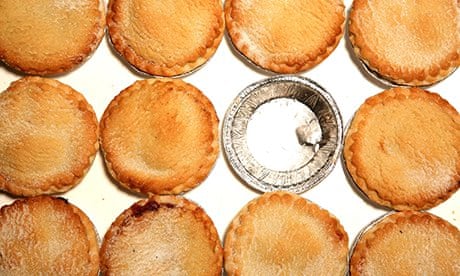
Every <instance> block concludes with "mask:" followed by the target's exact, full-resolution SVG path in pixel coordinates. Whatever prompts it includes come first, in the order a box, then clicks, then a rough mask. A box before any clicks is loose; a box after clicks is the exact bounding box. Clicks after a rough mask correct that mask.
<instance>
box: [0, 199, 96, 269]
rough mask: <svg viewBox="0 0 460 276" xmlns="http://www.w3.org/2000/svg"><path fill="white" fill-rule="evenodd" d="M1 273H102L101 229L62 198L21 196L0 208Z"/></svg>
mask: <svg viewBox="0 0 460 276" xmlns="http://www.w3.org/2000/svg"><path fill="white" fill-rule="evenodd" d="M0 233H2V234H1V235H0V274H1V275H37V274H42V275H95V276H96V275H97V274H98V271H99V246H98V238H97V232H96V230H95V228H94V225H93V224H92V223H91V221H90V219H89V218H88V217H87V216H86V214H85V213H83V211H81V210H80V209H78V208H77V207H76V206H74V205H72V204H71V203H69V202H67V201H66V200H64V199H62V198H54V197H51V196H38V197H30V198H24V199H18V200H16V201H14V202H13V203H12V204H10V205H5V206H3V207H2V208H1V209H0Z"/></svg>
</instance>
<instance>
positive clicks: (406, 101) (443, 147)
mask: <svg viewBox="0 0 460 276" xmlns="http://www.w3.org/2000/svg"><path fill="white" fill-rule="evenodd" d="M343 154H344V158H345V161H346V167H347V169H348V171H349V173H350V175H351V177H352V179H353V180H354V182H355V183H356V184H357V185H358V186H359V188H360V189H361V190H362V191H363V192H364V193H365V194H366V195H367V196H368V197H369V198H370V199H371V200H372V201H374V202H376V203H378V204H380V205H383V206H387V207H391V208H393V209H397V210H408V209H417V210H420V209H427V208H431V207H433V206H435V205H437V204H439V203H441V202H443V201H445V200H446V199H447V198H449V197H450V196H451V195H452V194H453V193H454V192H455V191H457V190H458V188H459V187H460V115H459V113H458V112H457V111H456V110H455V108H454V107H452V106H451V105H450V104H449V103H448V102H447V101H445V100H444V99H442V98H441V97H440V96H439V95H438V94H435V93H431V92H428V91H425V90H422V89H420V88H393V89H389V90H386V91H384V92H382V93H379V94H377V95H375V96H373V97H370V98H369V99H367V100H366V101H365V103H363V105H361V107H359V109H358V111H357V112H356V114H355V116H354V118H353V120H352V122H351V124H350V127H349V129H348V132H347V134H346V137H345V143H344V151H343Z"/></svg>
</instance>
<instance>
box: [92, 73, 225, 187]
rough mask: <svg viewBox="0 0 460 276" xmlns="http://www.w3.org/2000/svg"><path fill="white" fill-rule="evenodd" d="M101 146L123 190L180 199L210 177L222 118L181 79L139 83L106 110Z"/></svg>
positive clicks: (196, 91) (210, 104)
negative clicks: (177, 196)
mask: <svg viewBox="0 0 460 276" xmlns="http://www.w3.org/2000/svg"><path fill="white" fill-rule="evenodd" d="M101 146H102V150H103V152H104V156H105V160H106V164H107V167H108V169H109V171H110V173H111V174H112V175H113V176H114V178H115V179H117V180H118V181H119V182H120V183H121V184H122V185H124V186H126V187H127V188H129V189H131V190H133V191H137V192H141V193H155V194H178V193H180V192H183V191H187V190H190V189H192V188H193V187H195V186H197V185H198V184H200V183H201V182H202V181H203V180H204V179H205V178H206V177H207V175H208V174H209V173H210V170H211V168H212V166H213V165H214V162H215V161H216V159H217V155H218V152H219V143H218V118H217V115H216V112H215V110H214V107H213V105H212V103H211V102H210V101H209V99H208V98H207V97H206V96H205V95H204V94H203V93H202V92H201V91H199V90H198V89H197V88H195V87H194V86H192V85H190V84H188V83H185V82H184V81H182V80H179V79H176V80H174V79H148V80H141V81H137V82H135V83H134V84H133V85H131V86H130V87H128V88H126V89H125V90H123V91H122V92H121V93H120V94H119V95H118V96H117V97H115V99H113V100H112V102H111V103H110V104H109V106H108V107H107V109H106V111H105V112H104V115H103V117H102V119H101Z"/></svg>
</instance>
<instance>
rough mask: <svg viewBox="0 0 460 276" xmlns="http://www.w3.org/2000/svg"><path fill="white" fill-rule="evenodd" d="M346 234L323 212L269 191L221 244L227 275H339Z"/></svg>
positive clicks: (249, 206) (343, 265)
mask: <svg viewBox="0 0 460 276" xmlns="http://www.w3.org/2000/svg"><path fill="white" fill-rule="evenodd" d="M347 253H348V235H347V233H346V232H345V230H344V229H343V227H342V226H341V225H340V222H339V221H338V220H337V219H336V218H335V217H333V216H332V215H331V214H330V213H329V212H327V211H326V210H323V209H321V208H320V207H319V206H317V205H316V204H314V203H312V202H310V201H308V200H306V199H304V198H302V197H300V196H298V195H295V194H292V193H288V192H270V193H266V194H264V195H262V196H260V197H258V198H256V199H254V200H252V201H251V202H249V203H248V204H247V205H246V206H245V207H244V208H243V209H242V210H241V211H240V212H239V213H238V215H237V216H236V217H235V218H234V220H233V221H232V223H231V225H230V227H229V229H228V230H227V234H226V238H225V244H224V258H225V270H226V271H227V272H228V274H229V275H343V274H344V273H345V270H346V267H347Z"/></svg>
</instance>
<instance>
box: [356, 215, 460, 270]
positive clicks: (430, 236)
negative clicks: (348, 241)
mask: <svg viewBox="0 0 460 276" xmlns="http://www.w3.org/2000/svg"><path fill="white" fill-rule="evenodd" d="M459 244H460V231H459V230H458V229H457V228H455V226H453V225H452V224H450V223H449V222H447V221H445V220H443V219H441V218H439V217H437V216H434V215H432V214H430V213H427V212H418V211H403V212H398V213H393V214H390V215H388V216H386V217H384V218H383V219H381V220H380V221H378V222H377V223H376V224H374V225H371V227H370V228H369V229H367V230H366V231H364V232H363V233H362V235H361V236H360V237H359V239H358V241H357V243H356V246H355V247H354V250H353V251H352V255H351V258H350V275H422V274H423V275H459V274H460V246H459Z"/></svg>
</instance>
